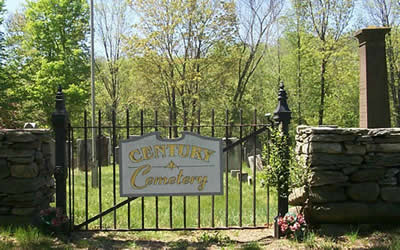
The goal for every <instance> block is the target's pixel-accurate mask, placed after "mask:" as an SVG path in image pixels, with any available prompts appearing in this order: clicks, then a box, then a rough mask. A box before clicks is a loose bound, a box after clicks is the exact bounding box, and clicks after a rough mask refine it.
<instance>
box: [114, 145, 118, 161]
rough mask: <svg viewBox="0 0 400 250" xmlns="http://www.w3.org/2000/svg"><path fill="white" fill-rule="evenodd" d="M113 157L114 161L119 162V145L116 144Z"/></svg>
mask: <svg viewBox="0 0 400 250" xmlns="http://www.w3.org/2000/svg"><path fill="white" fill-rule="evenodd" d="M114 158H115V163H117V164H119V146H118V147H115V155H114Z"/></svg>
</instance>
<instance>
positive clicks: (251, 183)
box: [247, 176, 253, 186]
mask: <svg viewBox="0 0 400 250" xmlns="http://www.w3.org/2000/svg"><path fill="white" fill-rule="evenodd" d="M247 184H248V185H249V186H251V185H253V177H251V176H247Z"/></svg>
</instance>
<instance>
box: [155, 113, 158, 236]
mask: <svg viewBox="0 0 400 250" xmlns="http://www.w3.org/2000/svg"><path fill="white" fill-rule="evenodd" d="M154 130H155V131H158V111H157V110H156V111H155V112H154ZM155 202H156V228H157V229H158V196H156V197H155Z"/></svg>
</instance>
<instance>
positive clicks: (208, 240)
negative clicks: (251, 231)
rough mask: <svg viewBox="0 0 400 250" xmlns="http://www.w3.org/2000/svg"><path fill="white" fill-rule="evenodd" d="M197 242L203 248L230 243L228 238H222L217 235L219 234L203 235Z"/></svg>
mask: <svg viewBox="0 0 400 250" xmlns="http://www.w3.org/2000/svg"><path fill="white" fill-rule="evenodd" d="M197 240H198V241H199V242H200V243H201V245H202V246H203V247H209V246H211V245H225V244H227V243H229V242H230V241H231V240H230V238H229V237H228V236H222V235H220V234H219V232H216V233H213V234H210V233H203V234H202V235H201V236H200V237H199V238H198V239H197Z"/></svg>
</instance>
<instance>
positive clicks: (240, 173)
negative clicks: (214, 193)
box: [239, 109, 246, 227]
mask: <svg viewBox="0 0 400 250" xmlns="http://www.w3.org/2000/svg"><path fill="white" fill-rule="evenodd" d="M239 123H240V124H239V139H240V140H242V137H243V110H241V109H240V111H239ZM245 157H246V155H245ZM242 160H243V144H242V143H240V169H239V177H240V178H242V172H243V164H242ZM242 202H243V183H242V180H241V179H240V180H239V226H240V227H242V225H243V221H242V218H243V211H242V209H243V203H242Z"/></svg>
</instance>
